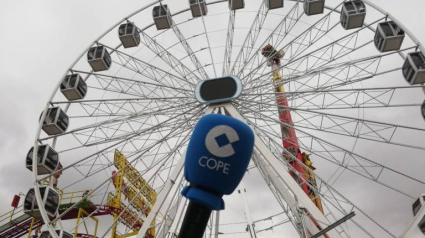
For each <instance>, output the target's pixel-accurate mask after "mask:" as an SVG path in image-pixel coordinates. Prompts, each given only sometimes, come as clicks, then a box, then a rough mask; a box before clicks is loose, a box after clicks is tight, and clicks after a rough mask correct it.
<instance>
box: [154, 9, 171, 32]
mask: <svg viewBox="0 0 425 238" xmlns="http://www.w3.org/2000/svg"><path fill="white" fill-rule="evenodd" d="M152 15H153V21H154V22H155V25H156V29H157V30H163V29H169V28H170V27H171V26H172V25H173V21H172V19H171V13H170V9H169V8H168V6H167V5H161V6H156V7H154V8H153V10H152Z"/></svg>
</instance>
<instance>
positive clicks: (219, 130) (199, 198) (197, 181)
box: [182, 114, 255, 210]
mask: <svg viewBox="0 0 425 238" xmlns="http://www.w3.org/2000/svg"><path fill="white" fill-rule="evenodd" d="M254 138H255V137H254V133H253V131H252V129H251V128H250V127H249V126H248V125H247V124H245V123H244V122H242V121H240V120H237V119H235V118H233V117H229V116H224V115H220V114H210V115H206V116H204V117H202V118H201V119H200V120H199V122H198V124H197V125H196V126H195V129H194V131H193V134H192V137H191V139H190V141H189V145H188V148H187V152H186V161H185V167H184V168H185V170H184V174H185V178H186V180H187V181H189V182H190V184H191V186H190V187H186V188H185V189H184V190H183V191H182V193H183V195H185V196H186V197H187V198H188V199H190V200H191V201H196V202H198V203H201V204H203V205H206V206H208V207H210V208H211V209H213V210H221V209H224V202H223V200H222V199H221V197H222V195H224V194H226V195H228V194H231V193H233V191H234V190H235V189H236V187H237V186H238V184H239V183H240V181H241V180H242V177H243V176H244V174H245V171H246V169H247V167H248V164H249V161H250V160H251V156H252V152H253V150H254Z"/></svg>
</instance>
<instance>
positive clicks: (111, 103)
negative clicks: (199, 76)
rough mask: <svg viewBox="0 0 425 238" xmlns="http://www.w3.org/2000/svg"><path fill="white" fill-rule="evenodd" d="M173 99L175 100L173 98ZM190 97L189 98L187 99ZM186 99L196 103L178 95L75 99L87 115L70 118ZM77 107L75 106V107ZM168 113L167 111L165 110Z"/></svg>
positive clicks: (111, 114) (106, 114)
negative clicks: (174, 96) (167, 96)
mask: <svg viewBox="0 0 425 238" xmlns="http://www.w3.org/2000/svg"><path fill="white" fill-rule="evenodd" d="M171 99H173V100H171ZM187 99H189V100H187ZM185 100H187V101H186V103H194V101H193V100H192V98H187V97H176V98H127V99H100V100H82V101H73V102H71V104H72V105H75V104H77V105H79V106H80V107H81V108H82V109H83V111H84V112H86V113H87V115H75V116H70V117H69V118H81V117H122V116H127V115H131V114H135V113H138V112H141V111H144V110H148V109H151V108H155V107H158V108H161V107H164V106H166V105H174V104H176V103H177V102H180V103H181V102H182V101H185ZM68 103H69V102H65V101H58V102H52V103H51V104H52V105H63V104H68ZM74 109H75V108H74ZM164 114H166V112H164Z"/></svg>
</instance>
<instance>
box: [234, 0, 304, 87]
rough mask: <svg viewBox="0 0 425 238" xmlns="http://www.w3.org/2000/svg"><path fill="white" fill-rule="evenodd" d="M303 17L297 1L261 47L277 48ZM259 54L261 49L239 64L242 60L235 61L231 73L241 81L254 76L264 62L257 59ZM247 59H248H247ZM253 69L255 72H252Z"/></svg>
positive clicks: (246, 56)
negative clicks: (274, 46)
mask: <svg viewBox="0 0 425 238" xmlns="http://www.w3.org/2000/svg"><path fill="white" fill-rule="evenodd" d="M303 15H304V11H301V10H300V5H299V1H298V2H297V3H295V4H294V6H293V7H292V8H291V10H290V11H289V12H288V14H287V15H286V16H285V17H284V18H283V19H282V21H281V22H280V23H279V24H278V25H277V26H276V27H275V28H274V29H273V31H272V32H271V33H270V35H269V36H268V37H267V38H266V39H265V40H264V41H263V43H262V44H261V46H265V45H267V44H274V45H276V47H277V46H278V45H280V43H281V42H282V41H283V40H284V39H285V38H286V37H287V36H288V34H289V33H290V32H291V30H292V29H293V28H294V27H295V25H296V24H297V23H298V22H299V20H300V19H301V17H302V16H303ZM282 31H283V33H282ZM251 52H252V50H251ZM260 52H261V48H258V49H257V50H256V51H255V52H254V54H253V55H252V56H250V55H248V54H246V55H245V58H244V59H243V60H244V61H242V62H241V60H242V59H240V60H239V61H235V63H234V65H233V69H232V72H234V73H237V75H238V77H239V78H241V80H242V81H243V80H244V79H245V78H246V77H247V76H249V75H251V74H256V73H257V71H258V69H259V68H260V67H261V66H262V65H264V63H265V62H266V60H261V59H259V57H260V55H259V53H260ZM248 57H250V58H249V59H248ZM241 63H243V65H241ZM254 68H255V69H256V70H257V71H255V70H252V69H254ZM246 70H248V71H249V73H248V74H245V71H246Z"/></svg>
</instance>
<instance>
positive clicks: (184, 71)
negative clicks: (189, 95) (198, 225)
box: [139, 29, 201, 84]
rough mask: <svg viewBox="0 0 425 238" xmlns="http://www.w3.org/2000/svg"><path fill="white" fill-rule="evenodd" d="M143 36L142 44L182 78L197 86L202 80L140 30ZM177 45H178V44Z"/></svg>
mask: <svg viewBox="0 0 425 238" xmlns="http://www.w3.org/2000/svg"><path fill="white" fill-rule="evenodd" d="M139 32H140V34H141V43H142V44H144V45H145V46H146V47H147V48H149V49H150V50H151V51H152V52H153V53H155V54H156V55H158V56H159V57H160V58H161V59H162V60H163V61H164V62H166V63H167V64H168V65H169V66H170V67H171V68H172V69H174V70H175V71H176V72H177V73H178V74H179V75H180V76H181V77H182V78H184V79H186V78H188V79H189V80H190V82H191V83H192V84H196V83H197V81H199V80H200V79H201V78H200V77H199V76H198V75H195V74H194V72H193V71H192V70H191V69H189V68H188V67H187V66H186V65H184V64H183V63H182V61H181V60H179V59H178V58H177V57H175V56H174V55H173V54H171V52H170V51H169V50H168V49H166V48H164V47H163V46H162V45H161V44H159V43H158V42H157V41H156V40H155V39H153V38H152V37H150V36H149V35H148V34H146V33H145V32H144V31H141V30H140V29H139ZM176 44H177V43H176Z"/></svg>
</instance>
